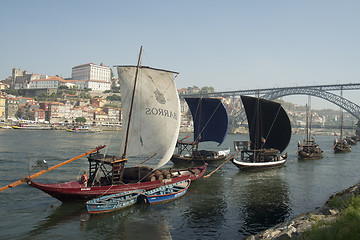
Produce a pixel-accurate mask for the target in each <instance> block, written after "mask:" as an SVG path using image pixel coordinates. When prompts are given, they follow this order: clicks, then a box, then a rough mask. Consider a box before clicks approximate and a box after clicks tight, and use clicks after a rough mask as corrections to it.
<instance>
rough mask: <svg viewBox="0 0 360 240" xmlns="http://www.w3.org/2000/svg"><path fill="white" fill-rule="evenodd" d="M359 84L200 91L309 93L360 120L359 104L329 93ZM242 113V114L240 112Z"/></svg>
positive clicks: (275, 95)
mask: <svg viewBox="0 0 360 240" xmlns="http://www.w3.org/2000/svg"><path fill="white" fill-rule="evenodd" d="M358 89H360V84H357V83H349V84H335V85H318V86H301V87H285V88H265V89H253V90H240V91H228V92H213V93H201V96H203V97H225V98H226V97H233V98H235V97H239V96H240V95H255V96H256V95H260V97H261V98H264V99H268V100H274V99H277V98H280V97H284V96H289V95H310V96H314V97H319V98H322V99H324V100H327V101H329V102H331V103H333V104H335V105H337V106H339V107H341V108H342V109H344V110H345V111H347V112H348V113H350V114H351V115H353V116H354V117H355V118H356V119H358V120H360V106H359V105H357V104H355V103H354V102H351V101H350V100H347V99H346V98H343V97H342V96H339V95H336V94H334V93H331V92H330V91H345V90H358ZM185 96H186V97H195V96H197V97H198V96H200V94H190V95H181V96H180V97H185ZM241 115H242V114H241Z"/></svg>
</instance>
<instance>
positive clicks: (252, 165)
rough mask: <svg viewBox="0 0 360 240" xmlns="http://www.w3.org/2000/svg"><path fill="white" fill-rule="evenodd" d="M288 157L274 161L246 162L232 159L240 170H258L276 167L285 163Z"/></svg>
mask: <svg viewBox="0 0 360 240" xmlns="http://www.w3.org/2000/svg"><path fill="white" fill-rule="evenodd" d="M286 161H287V158H285V157H280V159H279V160H278V161H272V162H244V161H238V160H236V159H232V160H231V162H232V163H233V164H234V165H235V166H237V167H238V168H239V169H240V170H258V169H267V168H276V167H281V166H283V165H285V163H286Z"/></svg>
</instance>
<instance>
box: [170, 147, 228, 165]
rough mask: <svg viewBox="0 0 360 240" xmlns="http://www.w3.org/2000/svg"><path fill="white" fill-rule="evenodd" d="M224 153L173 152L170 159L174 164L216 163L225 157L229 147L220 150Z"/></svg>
mask: <svg viewBox="0 0 360 240" xmlns="http://www.w3.org/2000/svg"><path fill="white" fill-rule="evenodd" d="M221 152H224V154H222V155H220V154H217V155H216V156H181V155H179V154H174V155H173V156H172V158H171V159H170V160H171V161H172V162H173V163H174V164H179V165H181V164H189V163H191V164H203V163H204V162H205V163H218V162H220V161H223V160H224V159H226V158H227V157H228V156H229V154H230V149H227V150H224V151H221Z"/></svg>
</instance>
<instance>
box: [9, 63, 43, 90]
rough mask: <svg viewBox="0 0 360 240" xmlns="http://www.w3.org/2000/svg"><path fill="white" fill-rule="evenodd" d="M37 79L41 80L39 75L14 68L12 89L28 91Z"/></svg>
mask: <svg viewBox="0 0 360 240" xmlns="http://www.w3.org/2000/svg"><path fill="white" fill-rule="evenodd" d="M35 79H40V75H39V74H31V73H29V72H28V71H27V70H25V71H23V72H22V71H21V70H20V68H13V69H12V75H11V83H10V88H11V89H26V88H28V86H29V83H30V82H31V81H33V80H35Z"/></svg>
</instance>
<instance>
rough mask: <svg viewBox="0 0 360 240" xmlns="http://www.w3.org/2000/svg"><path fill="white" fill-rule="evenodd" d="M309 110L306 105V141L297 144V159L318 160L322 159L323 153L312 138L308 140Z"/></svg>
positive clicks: (309, 134)
mask: <svg viewBox="0 0 360 240" xmlns="http://www.w3.org/2000/svg"><path fill="white" fill-rule="evenodd" d="M309 108H310V107H309V105H306V127H305V134H306V139H304V140H303V142H302V143H300V141H299V142H298V156H299V159H320V158H322V157H323V151H322V150H321V149H320V147H319V145H318V144H317V143H316V142H315V139H314V137H311V138H310V136H311V119H312V116H311V114H310V116H309ZM309 119H310V121H309ZM309 122H310V124H309Z"/></svg>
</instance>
